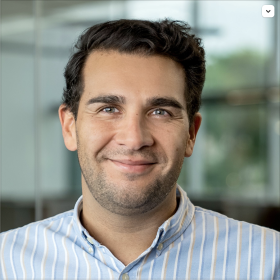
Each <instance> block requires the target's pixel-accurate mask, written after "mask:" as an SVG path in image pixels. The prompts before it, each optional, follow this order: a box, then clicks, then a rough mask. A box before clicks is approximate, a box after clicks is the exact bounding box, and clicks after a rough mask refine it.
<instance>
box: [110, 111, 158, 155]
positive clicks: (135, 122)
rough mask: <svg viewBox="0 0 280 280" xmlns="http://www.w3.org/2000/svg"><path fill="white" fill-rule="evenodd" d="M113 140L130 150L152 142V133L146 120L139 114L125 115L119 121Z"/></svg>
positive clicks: (150, 144) (149, 144)
mask: <svg viewBox="0 0 280 280" xmlns="http://www.w3.org/2000/svg"><path fill="white" fill-rule="evenodd" d="M115 140H116V142H117V143H118V144H119V145H125V146H126V147H127V148H128V149H130V150H135V151H136V150H139V149H141V148H142V147H145V146H147V147H149V146H152V145H153V144H154V140H153V137H152V134H151V132H150V130H149V128H148V124H147V123H146V121H145V120H144V119H143V118H142V117H141V116H140V114H135V113H134V114H133V115H127V116H126V117H124V119H123V120H122V121H121V124H120V126H119V128H118V129H117V133H116V135H115Z"/></svg>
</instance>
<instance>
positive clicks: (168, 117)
mask: <svg viewBox="0 0 280 280" xmlns="http://www.w3.org/2000/svg"><path fill="white" fill-rule="evenodd" d="M83 77H84V85H85V86H84V91H83V94H82V96H81V99H80V104H79V109H78V116H77V120H76V121H75V118H74V116H73V114H72V113H71V112H70V111H69V110H68V109H67V108H66V107H65V105H61V106H60V108H59V118H60V122H61V125H62V133H63V137H64V142H65V145H66V147H67V149H69V150H70V151H75V150H78V158H79V162H80V166H81V170H82V193H83V211H82V214H81V222H82V224H83V225H84V227H85V228H86V229H87V230H88V232H89V233H90V235H91V236H92V237H94V238H95V239H96V240H97V241H98V242H100V243H101V244H103V245H105V246H106V247H107V248H108V249H109V250H110V251H111V252H112V253H113V254H114V255H115V256H116V257H117V258H118V259H119V260H120V261H121V262H123V264H124V265H128V264H129V263H130V262H132V261H133V260H135V259H136V258H137V257H138V256H139V255H140V254H141V253H142V252H144V251H145V250H146V249H147V248H148V247H150V246H151V244H152V242H153V240H154V238H155V237H156V233H157V230H158V227H159V226H161V225H162V224H163V223H164V221H166V220H167V219H168V218H170V217H171V216H172V215H173V214H174V213H175V212H176V209H177V206H178V205H177V201H176V181H177V179H178V177H179V174H180V171H181V168H182V164H183V160H184V157H189V156H191V154H192V152H193V148H194V144H195V139H196V134H197V131H198V129H199V126H200V123H201V115H200V114H199V113H197V114H196V115H195V116H194V122H193V124H191V125H190V124H189V121H188V116H187V110H186V105H185V102H186V101H185V97H184V91H185V79H184V72H183V69H182V67H181V65H179V64H178V63H177V62H174V61H173V60H172V59H170V58H166V57H162V56H143V55H138V54H137V55H136V54H133V55H132V54H121V53H119V52H117V51H106V52H105V51H95V52H92V53H91V54H90V55H89V57H88V59H87V61H86V64H85V67H84V69H83ZM104 96H106V98H104ZM160 98H161V99H160ZM166 100H171V101H175V103H176V102H177V103H176V104H177V105H176V104H175V103H174V102H173V103H172V102H166ZM152 101H153V102H152ZM174 104H175V105H176V106H177V107H181V108H177V107H176V106H175V107H174ZM104 233H106V234H104Z"/></svg>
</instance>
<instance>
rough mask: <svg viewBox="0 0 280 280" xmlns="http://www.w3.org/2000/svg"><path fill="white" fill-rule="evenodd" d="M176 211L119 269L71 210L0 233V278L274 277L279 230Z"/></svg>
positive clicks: (182, 196)
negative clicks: (142, 247) (130, 259)
mask: <svg viewBox="0 0 280 280" xmlns="http://www.w3.org/2000/svg"><path fill="white" fill-rule="evenodd" d="M177 198H178V199H179V200H180V203H179V207H178V210H177V212H176V213H175V214H174V215H173V216H172V217H171V218H169V219H168V220H166V221H165V222H164V223H163V224H162V225H161V226H160V227H159V228H158V231H157V234H156V236H155V239H154V241H153V243H152V245H151V246H150V247H149V248H148V249H147V250H146V251H145V252H143V253H142V254H141V255H140V256H139V257H138V258H137V259H135V260H134V261H133V262H131V263H130V264H128V265H127V266H125V265H124V264H123V263H122V262H121V261H119V260H118V259H117V258H116V257H115V256H114V255H113V254H112V253H111V252H110V250H109V249H108V248H106V247H105V246H103V245H101V244H100V243H99V242H98V241H96V240H95V239H94V238H93V237H91V236H90V235H89V233H88V232H87V230H86V229H85V228H84V227H83V226H82V224H81V222H80V220H79V213H80V211H81V209H82V206H83V203H82V197H80V198H79V199H78V201H77V203H76V205H75V208H74V210H72V211H68V212H65V213H62V214H59V215H57V216H54V217H52V218H49V219H46V220H43V221H39V222H35V223H32V224H29V225H26V226H24V227H21V228H18V229H15V230H10V231H7V232H4V233H2V234H1V235H0V238H1V239H0V279H106V280H107V279H120V280H129V279H139V280H140V279H234V280H237V279H261V280H263V279H269V280H271V279H280V249H279V246H280V236H279V235H280V233H279V232H277V231H274V230H271V229H268V228H264V227H260V226H256V225H252V224H249V223H246V222H239V221H236V220H233V219H230V218H227V217H226V216H224V215H221V214H219V213H216V212H213V211H209V210H205V209H202V208H200V207H194V206H193V204H192V203H191V202H190V200H189V199H188V197H187V195H186V193H185V192H184V191H183V190H182V188H181V187H179V186H178V187H177Z"/></svg>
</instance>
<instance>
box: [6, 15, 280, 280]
mask: <svg viewBox="0 0 280 280" xmlns="http://www.w3.org/2000/svg"><path fill="white" fill-rule="evenodd" d="M76 47H77V52H76V53H75V54H74V55H73V56H72V57H71V59H70V61H69V62H68V65H67V67H66V70H65V78H66V88H65V91H64V96H63V104H62V105H61V106H60V108H59V118H60V121H61V125H62V133H63V137H64V142H65V145H66V147H67V148H68V149H69V150H71V151H75V150H77V151H78V158H79V162H80V166H81V171H82V193H83V196H82V197H81V198H79V200H78V201H77V203H76V205H75V208H74V210H73V211H69V212H66V213H63V214H60V215H57V216H55V217H52V218H49V219H46V220H44V221H39V222H36V223H33V224H30V225H27V226H25V227H23V228H19V229H16V230H12V231H9V232H6V233H3V234H2V235H1V277H2V278H3V279H122V280H129V279H279V277H280V274H279V273H280V264H279V261H280V259H279V253H280V252H279V244H280V243H279V233H278V232H276V231H274V230H271V229H267V228H263V227H259V226H255V225H251V224H248V223H245V222H238V221H235V220H232V219H229V218H227V217H225V216H223V215H220V214H218V213H215V212H212V211H208V210H205V209H202V208H199V207H194V206H193V205H192V203H191V202H190V201H189V199H188V197H187V195H186V193H185V192H184V191H183V190H182V188H181V187H180V186H178V185H177V184H176V181H177V179H178V176H179V174H180V171H181V168H182V164H183V160H184V157H189V156H191V154H192V151H193V148H194V144H195V140H196V135H197V132H198V129H199V126H200V123H201V115H200V113H199V112H198V110H199V106H200V98H201V92H202V88H203V84H204V80H205V59H204V50H203V48H202V47H201V40H200V39H199V38H196V37H195V36H194V35H191V34H190V28H189V26H188V25H186V24H184V23H182V22H173V21H169V20H164V21H159V22H149V21H136V20H119V21H113V22H107V23H103V24H99V25H95V26H93V27H91V28H89V29H88V30H86V32H85V33H84V34H82V36H81V37H80V38H79V40H78V43H77V45H76Z"/></svg>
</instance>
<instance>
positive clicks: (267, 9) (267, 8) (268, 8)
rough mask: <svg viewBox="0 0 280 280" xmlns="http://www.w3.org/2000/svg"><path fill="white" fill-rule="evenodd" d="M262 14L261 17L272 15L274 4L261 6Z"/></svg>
mask: <svg viewBox="0 0 280 280" xmlns="http://www.w3.org/2000/svg"><path fill="white" fill-rule="evenodd" d="M262 16H263V17H274V6H273V5H264V6H262Z"/></svg>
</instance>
